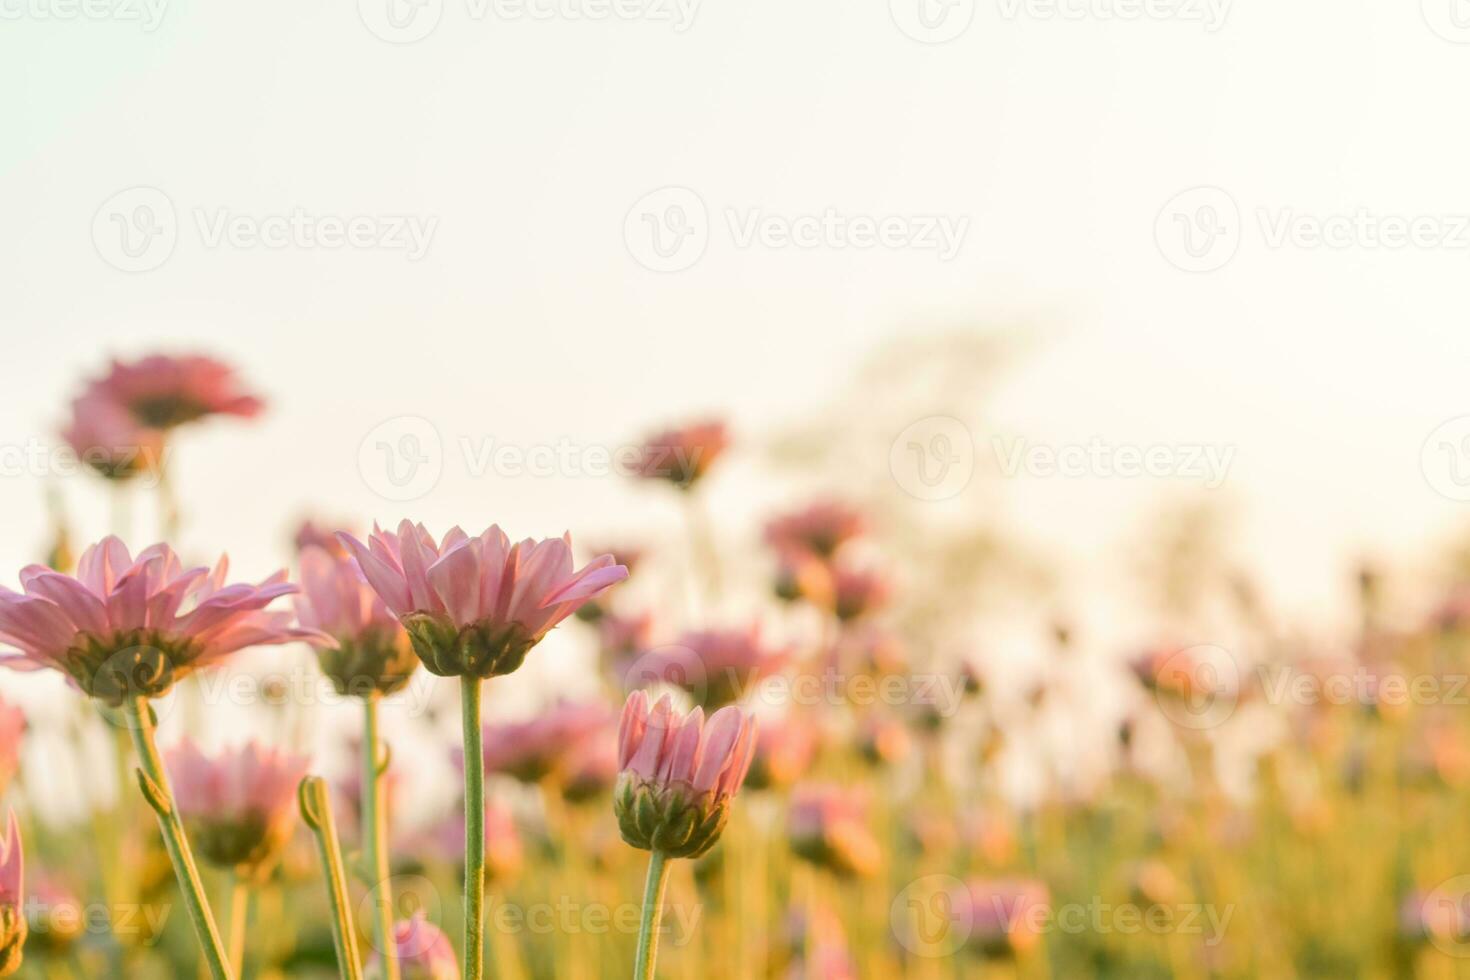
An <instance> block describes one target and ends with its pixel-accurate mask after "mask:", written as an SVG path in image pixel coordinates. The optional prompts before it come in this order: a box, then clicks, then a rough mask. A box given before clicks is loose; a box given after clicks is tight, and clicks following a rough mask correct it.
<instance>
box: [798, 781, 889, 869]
mask: <svg viewBox="0 0 1470 980" xmlns="http://www.w3.org/2000/svg"><path fill="white" fill-rule="evenodd" d="M867 820H868V801H867V797H866V796H865V795H863V793H862V792H860V791H859V790H855V789H854V790H849V789H846V788H843V787H840V786H835V785H824V784H809V785H805V786H799V787H797V789H796V792H795V794H794V795H793V796H792V800H791V810H790V815H789V818H788V824H787V833H788V834H789V835H790V839H791V849H792V850H793V851H794V852H795V853H796V854H797V856H799V857H802V858H805V859H806V860H808V861H810V862H812V863H813V864H816V865H818V866H820V867H824V868H827V869H828V870H830V871H834V872H836V873H837V874H839V875H844V876H851V875H856V876H862V877H866V876H868V875H871V874H874V873H875V872H877V870H878V868H879V866H880V865H881V864H882V862H883V855H882V848H881V847H880V845H879V844H878V839H877V838H876V837H874V836H873V832H872V831H871V830H869V829H868V825H867Z"/></svg>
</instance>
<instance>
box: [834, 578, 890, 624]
mask: <svg viewBox="0 0 1470 980" xmlns="http://www.w3.org/2000/svg"><path fill="white" fill-rule="evenodd" d="M889 592H890V587H889V584H888V579H887V578H886V577H885V576H884V575H882V574H881V573H880V572H878V571H877V570H876V569H871V568H855V567H849V566H841V565H839V566H838V567H836V568H834V569H833V570H832V611H833V612H835V613H836V614H837V618H838V619H841V620H844V621H846V620H851V619H857V618H859V617H861V616H866V615H868V614H869V613H871V612H873V611H874V610H876V609H878V608H880V607H882V606H883V605H885V604H886V603H887V602H888V597H889Z"/></svg>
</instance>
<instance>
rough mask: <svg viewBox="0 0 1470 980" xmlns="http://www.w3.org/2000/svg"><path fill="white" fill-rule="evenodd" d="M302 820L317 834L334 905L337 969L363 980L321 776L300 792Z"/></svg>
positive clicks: (346, 976) (310, 779)
mask: <svg viewBox="0 0 1470 980" xmlns="http://www.w3.org/2000/svg"><path fill="white" fill-rule="evenodd" d="M297 795H298V799H299V801H300V803H301V817H302V819H303V820H305V821H306V825H307V826H308V827H310V828H311V829H312V831H313V832H314V833H315V835H316V846H317V853H318V854H319V855H320V856H321V859H322V869H323V870H324V871H325V872H326V875H327V895H328V897H329V898H330V899H331V903H332V943H333V945H334V946H336V948H337V968H338V970H339V972H340V973H341V975H342V980H362V961H361V960H360V959H359V957H358V954H357V930H356V928H354V926H353V924H352V909H351V908H350V907H349V906H348V904H347V873H346V872H345V871H344V870H343V869H342V851H341V847H340V846H339V845H338V843H337V823H336V821H334V820H333V819H332V802H331V800H330V799H328V798H327V784H326V783H325V782H323V781H322V778H321V777H320V776H307V777H306V778H305V779H303V780H302V781H301V786H300V788H299V790H298V791H297Z"/></svg>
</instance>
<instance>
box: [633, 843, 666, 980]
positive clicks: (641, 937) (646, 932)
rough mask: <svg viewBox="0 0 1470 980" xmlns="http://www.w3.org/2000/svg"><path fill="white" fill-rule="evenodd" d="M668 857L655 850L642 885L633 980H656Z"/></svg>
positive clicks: (650, 857) (649, 860)
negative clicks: (639, 924) (641, 909)
mask: <svg viewBox="0 0 1470 980" xmlns="http://www.w3.org/2000/svg"><path fill="white" fill-rule="evenodd" d="M668 860H669V859H668V858H667V857H665V856H664V854H663V852H662V851H654V852H653V853H652V854H651V855H650V856H649V858H648V879H647V881H646V882H645V883H644V885H643V923H642V925H641V926H640V927H639V929H638V958H637V959H636V960H635V961H634V963H633V980H654V976H655V975H656V972H657V962H658V932H659V923H660V922H661V921H662V920H663V915H664V891H665V889H666V888H667V887H668V884H669V864H668Z"/></svg>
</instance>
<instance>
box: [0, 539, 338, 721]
mask: <svg viewBox="0 0 1470 980" xmlns="http://www.w3.org/2000/svg"><path fill="white" fill-rule="evenodd" d="M228 571H229V562H228V560H227V559H226V558H225V557H223V556H222V557H221V558H220V560H219V562H218V564H216V565H215V567H214V570H213V571H210V570H209V569H206V568H202V567H201V568H191V569H185V568H184V567H183V566H182V565H181V564H180V562H179V558H178V556H177V555H176V554H174V552H173V549H171V548H169V547H168V545H165V544H156V545H153V546H152V547H150V548H147V549H145V550H143V551H142V552H140V553H139V554H138V556H137V558H134V557H132V556H131V555H130V554H128V549H127V546H126V545H124V544H123V543H122V542H121V541H120V540H118V539H117V538H115V537H107V538H103V539H102V540H101V541H100V542H98V543H97V544H95V545H93V546H92V547H90V548H88V549H87V550H86V551H85V552H83V554H82V558H81V561H80V562H79V563H78V565H77V574H76V577H75V578H73V577H72V576H70V575H63V574H62V573H60V572H57V571H55V570H53V569H50V568H47V567H45V566H44V565H28V566H26V567H25V568H23V569H21V572H20V581H21V587H22V588H23V589H24V590H25V591H24V593H23V594H22V593H19V592H12V591H11V590H9V589H5V588H0V640H4V641H5V642H8V643H11V644H14V645H15V646H17V647H19V648H20V653H19V654H10V655H8V656H0V665H3V666H8V667H12V668H15V669H21V670H27V669H30V670H34V669H38V668H43V667H49V668H51V669H53V670H59V671H61V672H62V673H64V674H66V676H67V677H69V678H70V679H71V680H72V682H73V683H75V684H76V686H77V687H79V688H80V689H81V690H82V691H83V692H84V693H86V694H87V695H89V696H91V697H94V698H97V699H98V700H100V701H102V702H104V703H106V704H108V705H111V706H113V707H116V706H118V705H120V704H122V703H123V702H124V701H126V700H128V699H130V698H136V697H158V696H160V695H162V694H165V693H167V691H168V690H169V688H170V687H172V686H173V683H174V681H176V680H178V679H179V678H180V677H183V676H185V675H187V674H189V673H192V672H193V671H195V670H198V669H199V668H201V667H207V666H210V665H211V664H216V663H219V662H220V661H221V660H223V659H224V658H225V657H227V656H228V655H230V654H231V653H234V652H235V651H236V650H239V649H241V648H243V647H248V646H262V645H270V644H280V643H288V642H290V641H292V640H299V639H312V638H319V634H317V633H316V632H315V631H314V630H303V629H297V628H295V627H293V626H291V625H290V620H291V614H290V613H288V612H270V611H267V610H266V606H268V605H270V603H271V602H273V601H274V600H275V599H277V598H279V597H280V596H283V595H289V594H291V593H293V592H295V591H296V586H294V585H290V584H288V583H287V582H286V573H285V572H284V571H282V572H278V573H276V574H275V575H273V576H271V577H270V578H268V579H266V580H265V581H263V582H261V583H260V584H259V585H246V584H243V583H237V584H233V585H226V584H225V576H226V574H227V573H228Z"/></svg>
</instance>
